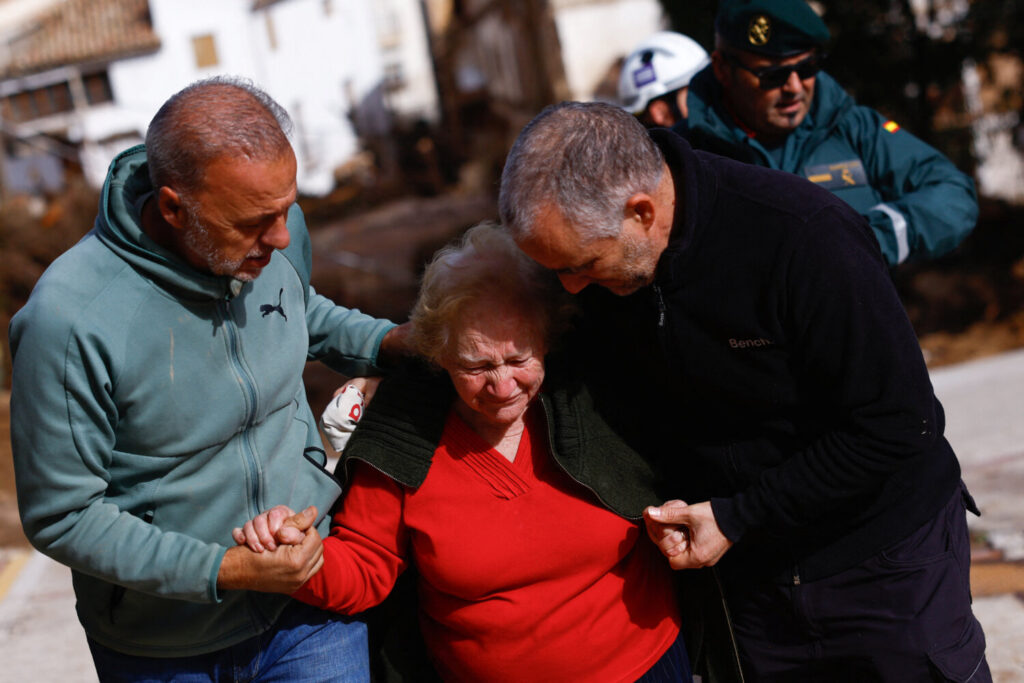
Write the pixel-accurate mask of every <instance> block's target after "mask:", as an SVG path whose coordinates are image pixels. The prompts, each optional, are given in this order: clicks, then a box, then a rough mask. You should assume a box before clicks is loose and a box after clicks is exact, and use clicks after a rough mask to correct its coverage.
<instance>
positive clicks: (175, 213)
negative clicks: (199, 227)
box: [156, 185, 185, 230]
mask: <svg viewBox="0 0 1024 683" xmlns="http://www.w3.org/2000/svg"><path fill="white" fill-rule="evenodd" d="M156 206H157V210H158V211H159V212H160V217H161V218H163V219H164V220H165V221H166V222H167V223H168V224H169V225H171V226H172V227H174V228H176V229H178V230H181V229H182V228H183V227H184V226H185V206H184V204H182V202H181V196H180V195H179V194H178V193H177V192H176V191H174V190H173V189H171V188H169V187H167V186H166V185H164V186H163V187H161V188H160V189H159V190H157V193H156Z"/></svg>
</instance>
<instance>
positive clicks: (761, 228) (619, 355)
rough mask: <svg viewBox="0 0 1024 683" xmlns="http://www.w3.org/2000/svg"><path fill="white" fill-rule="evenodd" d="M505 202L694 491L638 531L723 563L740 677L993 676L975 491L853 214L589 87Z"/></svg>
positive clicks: (518, 162)
mask: <svg viewBox="0 0 1024 683" xmlns="http://www.w3.org/2000/svg"><path fill="white" fill-rule="evenodd" d="M499 204H500V211H501V217H502V220H503V221H504V222H505V224H506V225H507V226H508V228H509V229H510V230H511V231H512V233H513V235H514V236H515V238H516V241H517V243H518V244H519V246H520V247H521V248H522V249H523V251H525V252H526V253H527V254H528V255H529V256H531V257H532V258H533V259H534V260H536V261H537V262H538V263H540V264H541V265H544V266H546V267H548V268H551V269H552V270H554V271H556V272H557V273H558V275H559V278H560V279H561V281H562V284H563V285H564V286H565V288H566V289H567V290H569V291H570V292H573V293H578V294H579V297H578V298H579V300H580V304H581V308H582V310H583V315H582V320H581V322H580V325H579V326H578V330H577V333H576V336H575V339H574V341H573V344H574V347H573V351H574V353H575V357H576V358H577V360H578V362H579V365H580V370H581V372H583V373H585V374H586V375H587V377H588V378H589V380H590V382H591V383H592V386H593V392H594V393H595V395H596V398H597V400H598V402H599V407H600V409H601V411H602V412H603V413H604V416H605V419H606V420H608V421H609V422H610V423H611V424H612V425H613V427H614V428H615V429H616V430H617V431H618V432H619V433H620V434H621V435H622V436H624V437H625V438H626V439H627V441H629V442H630V443H631V444H632V445H634V446H635V447H636V448H637V449H638V450H639V451H640V452H641V453H644V454H645V455H646V456H647V457H648V458H649V459H650V460H651V461H652V462H653V463H654V464H655V466H656V467H657V468H659V470H660V473H661V478H662V482H663V492H664V495H665V496H666V497H678V498H681V499H683V500H686V501H688V502H690V504H689V505H687V504H685V503H683V502H681V501H671V502H669V503H666V504H664V505H662V506H661V507H660V508H651V509H649V510H648V512H647V520H648V529H649V531H650V532H651V535H652V538H654V539H655V541H656V542H657V543H658V545H659V547H661V548H662V551H663V552H664V553H665V554H666V556H667V557H668V559H669V561H670V563H671V564H672V566H673V567H675V568H677V569H693V568H699V567H707V566H711V565H715V564H718V571H719V573H720V576H721V579H722V581H723V585H724V590H725V593H726V598H727V602H728V605H729V608H730V611H731V613H732V617H733V627H734V629H735V631H736V636H737V639H738V641H739V644H740V648H741V655H742V657H743V663H744V666H745V670H746V672H747V674H748V676H750V677H752V678H753V679H754V680H785V681H793V680H830V681H831V680H855V681H862V680H885V681H890V680H891V681H911V680H934V678H933V677H934V676H936V675H938V676H940V677H944V678H946V679H949V680H968V679H970V680H972V681H983V680H990V678H991V677H990V674H989V673H988V665H987V664H986V662H985V658H984V648H985V638H984V634H983V633H982V629H981V627H980V625H979V624H978V622H977V620H976V619H975V618H974V616H973V614H972V612H971V606H970V587H969V563H970V553H969V543H968V537H967V526H966V515H965V508H966V509H970V510H972V511H973V512H975V513H976V512H977V510H976V508H975V506H974V502H973V501H972V500H971V498H970V496H969V494H968V493H967V491H966V489H965V488H964V487H963V484H962V483H961V481H960V467H959V463H958V462H957V459H956V456H955V455H954V453H953V451H952V449H951V448H950V446H949V444H948V443H947V442H946V440H945V438H944V437H943V435H942V434H943V427H944V416H943V413H942V407H941V405H940V404H939V402H938V400H937V399H936V398H935V395H934V393H933V391H932V387H931V382H930V380H929V377H928V371H927V368H926V367H925V364H924V360H923V358H922V355H921V351H920V347H919V346H918V343H917V339H916V337H915V335H914V331H913V329H912V327H911V325H910V323H909V321H908V319H907V317H906V314H905V312H904V310H903V307H902V304H901V303H900V301H899V298H898V296H897V294H896V292H895V290H894V288H893V285H892V283H891V280H890V278H889V275H888V272H887V267H886V264H885V261H884V259H883V258H882V255H881V253H880V251H879V248H878V244H877V243H876V241H875V239H874V237H873V236H872V233H871V230H870V227H869V226H868V224H867V223H866V222H865V221H864V219H863V218H862V217H861V216H860V215H859V214H857V213H856V212H855V211H854V210H852V209H851V208H850V207H849V206H848V205H846V204H845V203H844V202H843V201H841V200H839V199H836V197H835V196H834V195H832V194H831V193H829V192H828V191H826V190H822V189H820V188H818V187H816V186H814V185H813V184H812V183H810V182H808V181H807V180H805V179H802V178H799V177H797V176H793V175H790V174H786V173H782V172H778V171H772V170H767V169H763V168H758V167H754V166H749V165H744V164H740V163H737V162H734V161H730V160H728V159H725V158H722V157H718V156H715V155H712V154H708V153H704V152H697V151H694V150H692V149H691V148H690V147H689V145H688V144H687V143H686V142H685V141H684V140H683V139H682V138H680V137H678V136H677V135H675V134H674V133H671V132H670V131H667V130H664V129H660V130H659V129H655V130H653V131H651V132H650V133H649V134H648V133H647V132H645V131H644V129H643V127H642V126H641V125H640V124H639V123H637V122H636V121H635V120H634V119H633V118H632V117H630V116H629V115H628V114H626V113H625V112H622V111H621V110H618V109H617V108H615V107H612V106H610V105H605V104H600V103H589V104H583V103H563V104H562V105H558V106H555V107H549V108H548V109H546V110H545V111H544V112H542V113H541V114H540V115H539V116H537V117H536V118H535V119H534V120H533V121H532V122H531V123H530V124H528V125H527V126H526V128H524V130H523V131H522V133H521V134H520V136H519V138H518V140H517V141H516V143H515V145H514V146H513V148H512V151H511V152H510V154H509V158H508V160H507V162H506V165H505V170H504V173H503V176H502V185H501V196H500V200H499ZM590 284H597V285H600V286H599V287H588V285H590ZM584 289H585V290H586V291H583V290H584Z"/></svg>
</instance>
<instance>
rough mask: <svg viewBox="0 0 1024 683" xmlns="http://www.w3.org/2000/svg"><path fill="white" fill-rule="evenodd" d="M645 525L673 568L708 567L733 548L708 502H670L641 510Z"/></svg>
mask: <svg viewBox="0 0 1024 683" xmlns="http://www.w3.org/2000/svg"><path fill="white" fill-rule="evenodd" d="M644 523H645V524H646V526H647V534H648V535H649V536H650V537H651V540H652V541H654V544H655V545H656V546H658V549H659V550H661V552H662V554H663V555H665V557H667V558H668V563H669V566H671V567H672V568H673V569H699V568H700V567H710V566H712V565H714V564H716V563H717V562H718V561H719V560H720V559H722V556H723V555H725V553H726V551H728V550H729V548H731V547H732V541H730V540H729V539H728V538H726V537H725V534H723V533H722V530H721V529H719V528H718V523H717V522H716V521H715V515H714V512H712V510H711V503H710V502H704V503H697V504H695V505H687V504H686V503H684V502H683V501H681V500H670V501H668V502H667V503H664V504H662V505H661V506H660V507H649V508H647V509H646V510H644Z"/></svg>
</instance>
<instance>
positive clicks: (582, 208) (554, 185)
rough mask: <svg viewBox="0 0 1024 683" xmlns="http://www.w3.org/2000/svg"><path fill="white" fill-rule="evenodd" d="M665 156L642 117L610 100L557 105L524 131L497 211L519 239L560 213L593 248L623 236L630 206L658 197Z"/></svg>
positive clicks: (506, 171) (507, 167) (503, 182)
mask: <svg viewBox="0 0 1024 683" xmlns="http://www.w3.org/2000/svg"><path fill="white" fill-rule="evenodd" d="M663 168H664V157H663V156H662V154H661V150H659V149H658V147H657V145H655V144H654V142H653V141H652V140H651V138H650V136H649V135H648V134H647V131H646V129H644V127H643V125H642V124H641V123H640V122H639V121H637V119H636V117H635V116H632V115H631V114H629V113H628V112H626V111H624V110H623V109H620V108H619V107H616V106H613V105H611V104H606V103H603V102H563V103H561V104H556V105H552V106H550V107H548V108H546V109H544V111H542V112H541V113H540V114H538V115H537V116H536V118H534V119H533V120H532V121H530V123H528V124H527V125H526V127H525V128H523V130H522V132H521V133H520V134H519V137H518V138H517V139H516V141H515V144H514V145H512V150H511V151H510V152H509V154H508V158H507V159H506V161H505V169H504V171H502V174H501V192H500V194H499V197H498V210H499V212H500V214H501V221H502V223H504V224H505V225H506V226H507V228H508V229H509V230H510V231H511V232H512V234H513V236H514V237H515V238H516V240H521V239H523V238H525V237H529V236H530V235H531V233H532V231H533V229H534V223H535V222H536V220H537V219H538V216H539V213H540V212H541V211H542V210H545V209H547V208H548V207H554V208H556V209H557V210H558V211H559V212H560V213H561V215H562V218H564V219H565V220H566V221H567V222H568V223H569V224H570V225H571V226H572V227H573V228H574V229H575V230H576V231H577V234H578V235H579V237H580V238H581V239H582V240H583V241H584V242H588V241H591V240H595V239H600V238H603V237H615V236H618V234H619V232H620V231H621V230H622V222H623V220H624V212H625V208H626V201H627V200H628V199H629V198H630V197H631V196H633V195H634V194H636V193H638V192H647V193H650V192H653V191H654V190H655V189H656V188H657V186H658V182H659V181H660V179H661V174H662V170H663Z"/></svg>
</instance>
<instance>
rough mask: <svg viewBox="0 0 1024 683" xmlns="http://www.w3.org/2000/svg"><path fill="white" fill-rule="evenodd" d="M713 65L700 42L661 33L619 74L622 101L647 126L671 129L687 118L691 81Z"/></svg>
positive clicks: (645, 43) (636, 52) (640, 48)
mask: <svg viewBox="0 0 1024 683" xmlns="http://www.w3.org/2000/svg"><path fill="white" fill-rule="evenodd" d="M710 63H711V58H710V57H709V56H708V53H707V51H706V50H705V49H704V48H703V47H701V46H700V44H699V43H697V41H695V40H693V39H692V38H690V37H689V36H684V35H683V34H682V33H676V32H674V31H659V32H657V33H655V34H654V35H652V36H650V37H648V38H647V39H646V40H644V41H643V42H642V43H640V44H639V45H637V46H636V48H634V49H633V51H632V52H631V53H630V54H629V56H628V57H626V61H625V62H624V63H623V65H622V71H621V72H620V74H619V102H620V104H621V105H622V107H623V108H624V109H625V110H626V111H628V112H630V113H632V114H634V115H636V116H637V117H639V118H640V121H641V122H642V123H643V124H644V125H645V126H647V127H651V126H665V127H671V126H673V125H675V124H677V123H680V122H681V121H684V120H685V119H686V113H687V112H686V91H687V86H689V85H690V79H691V78H693V76H694V75H695V74H696V73H697V72H698V71H700V70H701V69H703V68H704V67H705V66H707V65H708V64H710Z"/></svg>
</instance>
